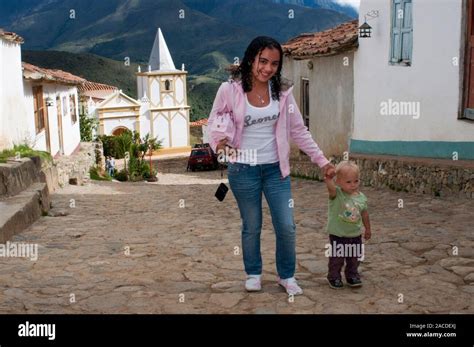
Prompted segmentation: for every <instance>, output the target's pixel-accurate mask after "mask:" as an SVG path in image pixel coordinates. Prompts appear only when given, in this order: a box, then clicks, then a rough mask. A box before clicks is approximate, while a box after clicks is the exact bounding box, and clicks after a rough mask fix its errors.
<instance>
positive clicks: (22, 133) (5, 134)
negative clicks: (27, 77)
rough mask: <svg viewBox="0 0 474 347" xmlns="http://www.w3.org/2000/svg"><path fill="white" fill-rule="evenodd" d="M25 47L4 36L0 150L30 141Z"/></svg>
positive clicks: (0, 72)
mask: <svg viewBox="0 0 474 347" xmlns="http://www.w3.org/2000/svg"><path fill="white" fill-rule="evenodd" d="M20 47H21V46H20V45H19V44H17V43H13V42H10V41H5V40H3V39H0V150H2V149H5V148H11V147H12V146H13V145H14V144H22V143H25V142H28V140H29V138H30V137H31V136H34V133H32V134H29V133H28V119H27V111H26V107H25V103H24V95H23V73H22V67H21V48H20Z"/></svg>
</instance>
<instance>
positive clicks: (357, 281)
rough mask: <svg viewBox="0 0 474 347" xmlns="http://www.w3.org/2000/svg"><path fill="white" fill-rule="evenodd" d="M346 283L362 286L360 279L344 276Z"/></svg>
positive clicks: (351, 285) (353, 286) (352, 285)
mask: <svg viewBox="0 0 474 347" xmlns="http://www.w3.org/2000/svg"><path fill="white" fill-rule="evenodd" d="M346 282H347V285H348V286H349V287H352V288H355V287H362V281H361V280H360V279H358V278H346Z"/></svg>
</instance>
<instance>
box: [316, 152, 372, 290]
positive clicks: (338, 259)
mask: <svg viewBox="0 0 474 347" xmlns="http://www.w3.org/2000/svg"><path fill="white" fill-rule="evenodd" d="M359 173H360V172H359V167H358V166H357V165H356V164H355V163H354V162H350V161H342V162H340V163H339V164H338V165H337V166H336V180H335V182H334V180H333V178H332V177H329V176H326V177H325V178H324V181H325V182H326V186H327V188H328V192H329V215H328V224H327V232H328V233H329V241H330V246H329V250H330V253H329V266H328V267H329V271H328V277H327V279H328V282H329V286H330V287H331V288H333V289H341V288H342V287H343V286H344V284H343V283H342V280H341V269H342V266H343V265H344V259H345V260H346V268H345V277H346V281H347V284H348V285H349V286H350V287H360V286H362V282H361V280H360V276H359V273H358V271H357V268H358V266H359V261H360V260H363V258H364V245H363V244H362V237H361V234H362V230H361V229H362V224H364V227H365V233H364V238H365V239H366V240H368V239H370V237H371V231H370V221H369V213H368V212H367V197H366V196H365V195H364V194H363V193H361V192H359Z"/></svg>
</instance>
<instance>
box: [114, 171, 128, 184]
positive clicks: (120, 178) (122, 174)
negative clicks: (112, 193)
mask: <svg viewBox="0 0 474 347" xmlns="http://www.w3.org/2000/svg"><path fill="white" fill-rule="evenodd" d="M114 178H115V179H116V180H117V181H120V182H126V181H128V175H127V171H125V170H121V171H119V172H117V173H116V174H115V177H114Z"/></svg>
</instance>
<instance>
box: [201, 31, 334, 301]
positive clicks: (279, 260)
mask: <svg viewBox="0 0 474 347" xmlns="http://www.w3.org/2000/svg"><path fill="white" fill-rule="evenodd" d="M282 60H283V51H282V48H281V46H280V44H279V43H278V42H277V41H276V40H274V39H272V38H270V37H265V36H260V37H257V38H255V39H254V40H253V41H252V42H251V43H250V45H249V46H248V47H247V50H246V51H245V55H244V58H243V60H242V62H241V64H240V65H239V66H238V67H237V68H236V69H235V70H234V71H233V73H232V79H231V80H230V81H229V82H225V83H223V84H222V85H221V86H220V88H219V90H218V92H217V95H216V98H215V101H214V105H213V107H212V111H211V114H210V117H209V121H208V123H209V124H208V125H209V127H208V129H210V131H209V139H210V140H209V141H210V145H211V147H212V149H213V150H214V151H215V152H216V153H222V151H227V148H226V147H227V146H231V147H232V148H234V149H236V150H237V156H236V157H235V160H233V161H232V162H231V163H229V164H228V176H229V184H230V187H231V190H232V192H233V194H234V196H235V198H236V200H237V204H238V206H239V210H240V216H241V218H242V250H243V259H244V266H245V272H246V273H247V279H246V282H245V288H246V289H247V291H260V290H261V274H262V258H261V253H260V233H261V228H262V192H263V194H265V198H266V200H267V202H268V205H269V207H270V213H271V216H272V223H273V227H274V229H275V234H276V266H277V272H278V276H279V278H278V284H280V285H281V286H282V287H284V288H285V290H286V292H287V293H288V294H290V295H298V294H302V293H303V291H302V290H301V288H300V287H299V286H298V283H297V282H296V279H295V277H294V273H295V266H296V265H295V264H296V255H295V229H296V226H295V223H294V220H293V208H292V207H293V203H292V199H291V187H290V177H289V174H290V165H289V154H290V144H289V141H290V138H292V139H293V141H294V142H295V143H296V144H297V145H298V147H299V148H300V149H301V150H302V151H304V152H305V153H306V154H308V155H309V156H310V158H311V161H312V162H313V163H316V164H317V165H318V166H319V167H321V168H322V169H323V171H324V174H325V175H327V176H330V177H332V176H333V175H334V167H333V165H332V164H330V163H329V161H328V160H327V159H326V157H325V156H324V154H323V153H322V151H321V150H320V149H319V147H318V145H317V144H316V143H315V142H314V140H313V139H312V137H311V133H310V132H309V131H308V130H307V128H306V127H305V125H304V123H303V119H302V117H301V114H300V111H299V110H298V106H297V105H296V102H295V99H294V97H293V94H292V87H291V86H290V85H289V84H288V83H285V82H283V81H282V77H281V69H282V64H283V62H282ZM229 111H232V113H233V123H234V127H235V135H234V136H233V138H232V139H231V141H230V139H228V138H224V139H222V138H218V135H216V132H215V131H213V126H212V124H213V122H215V121H216V120H217V118H218V117H219V116H220V115H222V114H223V113H226V112H229ZM227 152H228V151H227ZM249 154H256V155H249ZM249 158H252V162H250V161H249V160H248V159H249Z"/></svg>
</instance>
